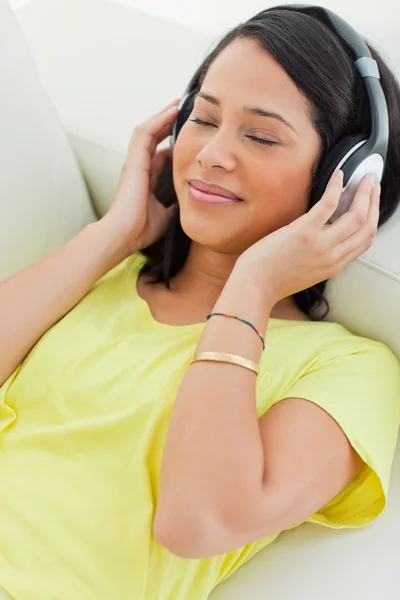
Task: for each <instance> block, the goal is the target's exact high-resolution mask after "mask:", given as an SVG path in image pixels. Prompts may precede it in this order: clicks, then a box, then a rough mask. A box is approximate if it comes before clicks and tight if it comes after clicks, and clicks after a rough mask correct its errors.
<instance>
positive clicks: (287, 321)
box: [132, 251, 314, 331]
mask: <svg viewBox="0 0 400 600" xmlns="http://www.w3.org/2000/svg"><path fill="white" fill-rule="evenodd" d="M136 255H137V256H138V257H140V262H139V265H138V267H137V268H136V269H135V276H134V278H133V279H134V281H133V282H132V283H133V290H134V295H135V298H136V301H137V302H138V304H139V305H140V306H141V307H142V310H143V312H144V313H145V315H146V317H147V320H148V321H149V322H151V323H152V324H153V326H154V327H159V328H160V329H170V330H171V329H175V330H184V331H190V330H193V331H196V330H202V329H203V328H204V326H205V325H206V323H207V321H206V320H205V319H204V322H201V323H190V324H188V325H171V324H170V323H161V321H157V319H155V318H154V316H153V313H152V312H151V310H150V307H149V305H148V303H147V302H146V300H145V299H144V298H142V297H141V295H140V294H139V291H138V281H139V275H140V271H141V269H142V267H143V266H144V264H145V263H146V262H147V256H145V255H144V254H143V253H142V252H140V251H138V252H137V253H136ZM311 323H312V324H313V323H314V321H302V320H296V319H277V318H275V317H270V318H269V319H268V326H269V325H270V324H273V325H285V324H286V325H289V324H290V325H294V324H303V325H309V324H311Z"/></svg>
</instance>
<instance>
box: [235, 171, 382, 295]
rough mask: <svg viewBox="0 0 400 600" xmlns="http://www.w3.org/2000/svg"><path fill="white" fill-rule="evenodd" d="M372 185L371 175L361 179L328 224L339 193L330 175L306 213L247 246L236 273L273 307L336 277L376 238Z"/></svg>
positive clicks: (376, 199) (376, 190)
mask: <svg viewBox="0 0 400 600" xmlns="http://www.w3.org/2000/svg"><path fill="white" fill-rule="evenodd" d="M374 182H375V177H374V176H373V175H372V176H370V175H366V176H365V177H363V179H362V180H361V182H360V185H359V187H358V190H357V193H356V195H355V197H354V201H353V203H352V205H351V208H350V209H349V211H348V212H346V213H345V214H344V215H342V216H341V217H340V218H339V219H338V220H337V221H336V222H335V223H333V224H327V221H328V219H329V218H330V217H331V216H332V215H333V213H334V212H335V211H336V209H337V207H338V203H339V199H340V195H341V192H342V189H343V172H342V171H339V172H335V173H334V174H333V176H332V178H331V179H330V181H329V183H328V185H327V188H326V191H325V193H324V195H323V196H322V198H321V200H320V201H319V202H317V204H315V205H314V206H313V207H312V208H311V210H309V211H308V212H307V213H305V214H304V215H302V216H301V217H299V218H298V219H296V220H295V221H293V222H292V223H290V224H289V225H286V226H285V227H282V228H280V229H278V230H276V231H274V232H273V233H270V234H269V235H267V236H266V237H264V238H262V239H261V240H259V241H258V242H256V243H255V244H253V245H252V246H250V247H249V248H248V249H247V250H245V252H243V254H241V255H240V257H239V259H238V260H237V261H236V265H235V269H237V268H238V269H239V270H240V269H241V270H242V271H243V270H244V272H245V273H246V277H247V278H249V277H251V278H252V281H254V282H255V283H256V285H257V287H259V286H261V289H262V290H263V291H265V293H266V295H267V296H268V298H269V300H270V301H271V302H272V303H273V304H276V303H277V302H278V301H279V300H281V299H282V298H286V297H288V296H291V295H293V294H295V293H297V292H300V291H302V290H305V289H307V288H309V287H311V286H313V285H315V284H316V283H319V282H321V281H326V280H327V279H330V278H331V277H335V276H336V275H339V273H340V272H341V271H342V270H343V269H344V267H346V266H347V265H348V264H349V263H351V262H352V261H353V260H355V259H356V258H358V257H359V256H360V255H361V254H363V253H364V252H365V251H366V250H367V249H368V248H370V247H371V245H372V242H373V239H374V238H375V236H376V233H377V227H378V220H379V203H380V186H379V185H378V184H376V185H374Z"/></svg>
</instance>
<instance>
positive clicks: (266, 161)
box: [173, 39, 321, 254]
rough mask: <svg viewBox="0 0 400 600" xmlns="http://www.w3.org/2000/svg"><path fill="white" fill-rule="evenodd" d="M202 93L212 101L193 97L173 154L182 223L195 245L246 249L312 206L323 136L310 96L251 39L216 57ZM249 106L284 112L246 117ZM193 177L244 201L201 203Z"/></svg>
mask: <svg viewBox="0 0 400 600" xmlns="http://www.w3.org/2000/svg"><path fill="white" fill-rule="evenodd" d="M200 93H202V94H207V95H208V96H210V97H213V98H214V99H215V100H213V101H210V100H208V99H206V98H202V97H200V96H197V97H196V99H195V102H194V107H193V111H192V112H191V114H190V116H189V118H188V120H187V121H186V122H185V123H184V125H183V126H182V128H181V130H180V132H179V135H178V138H177V141H176V144H175V147H174V154H173V180H174V186H175V191H176V194H177V198H178V201H179V206H180V218H181V224H182V228H183V230H184V231H185V233H186V234H187V235H188V236H189V238H190V239H192V240H193V241H195V242H197V243H198V244H201V245H205V246H207V247H208V248H210V249H213V250H215V251H217V252H221V253H229V254H241V253H242V252H244V250H246V248H248V247H249V246H251V245H252V244H254V243H255V242H257V241H258V240H259V239H261V238H262V237H264V236H266V235H268V234H269V233H271V232H272V231H275V230H276V229H279V228H280V227H283V226H284V225H287V224H289V223H290V222H292V221H293V220H295V219H296V218H298V217H299V216H301V215H302V214H304V213H305V212H306V211H307V207H308V193H309V188H310V186H311V181H312V168H313V165H314V163H315V161H316V160H317V158H318V157H319V153H320V149H321V148H320V139H319V136H318V134H317V133H316V131H315V130H314V128H313V126H312V122H311V118H310V107H309V104H308V102H307V100H306V98H305V96H303V94H302V93H301V92H300V91H299V90H298V89H297V87H296V85H295V83H294V82H293V81H292V79H290V78H289V76H288V75H287V74H286V72H285V71H284V70H283V69H282V67H281V66H280V65H279V64H278V63H277V62H276V61H275V60H274V59H273V58H272V57H271V56H270V55H269V54H268V53H266V52H265V50H262V49H260V48H259V47H258V46H257V44H256V42H254V41H252V40H239V39H237V40H235V41H234V42H232V43H231V44H230V45H229V46H227V47H226V48H225V49H224V50H223V51H222V52H221V53H220V54H219V55H218V56H217V58H216V59H215V61H214V62H213V63H212V65H211V67H210V68H209V70H208V73H207V75H206V77H205V79H204V82H203V85H202V87H201V90H200ZM246 106H247V107H256V108H260V109H262V110H263V111H265V112H270V113H275V114H276V115H279V117H274V116H260V115H257V114H248V113H247V112H245V111H244V110H243V107H246ZM196 118H197V119H200V120H202V121H205V122H207V123H210V124H211V125H209V126H204V125H200V124H198V123H195V122H193V121H192V119H196ZM283 120H284V121H286V122H287V123H288V124H286V123H285V122H283ZM254 138H260V139H261V140H266V141H269V142H274V145H267V144H262V143H260V142H258V141H257V140H256V139H254ZM192 179H199V180H202V181H205V182H207V183H211V184H215V185H219V186H221V187H223V188H226V189H228V190H230V191H231V192H233V194H234V195H236V196H238V197H239V198H241V199H242V200H243V202H237V203H234V204H226V205H225V204H222V205H220V204H218V205H212V204H203V203H200V202H196V201H194V200H193V199H192V198H191V195H190V192H189V189H190V184H189V183H188V181H189V180H192Z"/></svg>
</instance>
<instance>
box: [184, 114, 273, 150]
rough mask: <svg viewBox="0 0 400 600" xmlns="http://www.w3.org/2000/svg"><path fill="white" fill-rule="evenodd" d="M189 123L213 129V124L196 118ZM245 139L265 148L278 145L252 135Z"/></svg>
mask: <svg viewBox="0 0 400 600" xmlns="http://www.w3.org/2000/svg"><path fill="white" fill-rule="evenodd" d="M189 121H193V123H197V124H198V125H202V126H203V127H215V125H214V124H213V123H208V122H207V121H202V120H201V119H198V118H197V117H196V118H195V119H189ZM247 137H248V138H249V139H251V140H253V141H254V142H257V143H258V144H263V145H267V146H277V145H278V142H272V141H271V140H264V139H262V138H258V137H255V136H254V135H248V136H247Z"/></svg>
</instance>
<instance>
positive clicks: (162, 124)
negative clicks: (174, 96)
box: [129, 104, 178, 154]
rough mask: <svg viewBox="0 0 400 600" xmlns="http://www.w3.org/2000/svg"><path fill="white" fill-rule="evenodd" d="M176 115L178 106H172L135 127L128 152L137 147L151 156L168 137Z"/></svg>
mask: <svg viewBox="0 0 400 600" xmlns="http://www.w3.org/2000/svg"><path fill="white" fill-rule="evenodd" d="M177 115H178V106H176V105H175V104H174V105H172V106H168V107H166V108H165V109H164V110H163V111H161V112H159V113H157V114H155V115H153V116H152V117H151V118H150V119H147V121H144V122H143V123H140V124H139V125H137V126H136V127H135V129H134V131H133V135H132V138H131V141H130V144H129V151H131V150H133V149H134V147H135V146H138V145H139V146H140V147H142V148H143V147H144V148H146V149H148V150H149V152H150V154H153V153H154V151H155V149H156V147H157V145H158V144H159V143H160V142H162V140H164V139H165V138H166V137H167V135H169V130H170V126H171V123H172V121H174V119H176V117H177Z"/></svg>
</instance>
